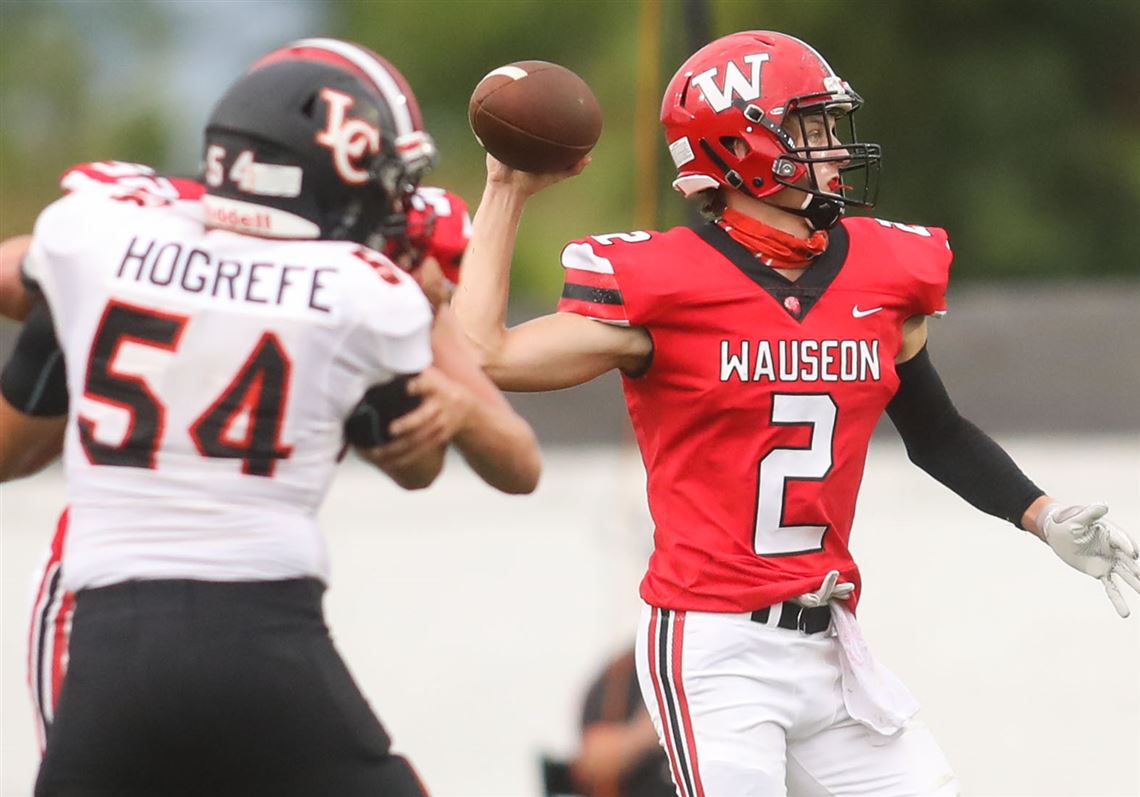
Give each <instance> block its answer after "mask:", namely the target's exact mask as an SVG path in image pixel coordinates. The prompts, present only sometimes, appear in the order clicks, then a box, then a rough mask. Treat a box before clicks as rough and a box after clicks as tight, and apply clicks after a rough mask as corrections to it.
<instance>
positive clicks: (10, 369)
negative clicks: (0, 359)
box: [0, 301, 67, 418]
mask: <svg viewBox="0 0 1140 797" xmlns="http://www.w3.org/2000/svg"><path fill="white" fill-rule="evenodd" d="M0 391H2V392H3V394H4V399H5V400H6V401H7V402H8V403H9V404H11V405H12V406H13V407H15V408H16V409H17V410H19V411H20V412H22V413H24V414H25V415H33V416H36V417H42V418H58V417H59V416H61V415H67V372H66V370H65V368H64V361H63V351H62V350H61V349H60V347H59V341H57V340H56V337H55V329H54V327H53V326H52V321H51V311H50V310H49V309H48V305H47V302H42V301H41V302H36V304H35V305H34V306H33V307H32V309H31V311H30V312H29V313H28V317H27V318H26V319H25V320H24V327H23V329H21V330H20V335H19V337H18V338H17V339H16V347H15V348H14V349H13V350H12V356H11V357H9V358H8V362H7V363H5V365H4V371H3V373H0Z"/></svg>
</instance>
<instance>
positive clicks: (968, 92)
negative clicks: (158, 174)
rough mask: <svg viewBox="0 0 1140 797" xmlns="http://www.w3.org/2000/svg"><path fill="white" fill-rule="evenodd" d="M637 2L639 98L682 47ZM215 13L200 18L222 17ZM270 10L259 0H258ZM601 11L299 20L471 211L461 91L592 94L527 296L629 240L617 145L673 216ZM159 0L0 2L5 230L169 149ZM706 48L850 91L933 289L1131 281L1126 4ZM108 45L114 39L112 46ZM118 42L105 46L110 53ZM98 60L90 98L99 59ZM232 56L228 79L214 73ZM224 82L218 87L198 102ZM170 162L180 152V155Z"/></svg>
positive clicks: (470, 163) (537, 241)
mask: <svg viewBox="0 0 1140 797" xmlns="http://www.w3.org/2000/svg"><path fill="white" fill-rule="evenodd" d="M692 4H693V0H666V2H663V3H662V4H661V6H660V12H661V13H660V16H661V26H660V30H659V32H660V40H661V55H660V64H659V70H658V74H657V78H656V81H655V82H656V88H655V96H654V97H653V98H652V101H651V102H650V103H649V105H650V106H652V108H651V111H650V113H654V114H655V113H656V107H657V106H656V103H657V101H658V99H659V97H660V93H661V91H662V90H663V88H664V85H665V83H666V81H667V80H668V78H669V76H670V75H671V74H672V72H673V71H674V70H675V69H676V67H677V66H678V65H679V64H680V63H681V62H682V61H683V60H684V58H685V57H686V56H687V54H688V53H689V51H690V50H691V49H692V47H693V45H692V42H691V41H690V39H691V38H692V36H693V31H692V29H691V26H690V25H689V24H688V23H687V22H686V16H685V12H686V10H687V6H691V5H692ZM224 5H225V4H215V6H216V7H217V8H219V9H220V8H222V7H223V6H224ZM262 5H263V7H264V9H265V10H264V13H265V14H267V15H271V14H272V13H273V10H274V8H276V7H280V5H281V4H279V3H276V4H275V3H273V2H264V3H263V4H262ZM645 7H646V3H645V2H637V1H635V0H617V1H608V2H595V1H594V0H574V1H572V2H563V3H554V2H548V1H547V0H458V1H455V2H451V1H448V0H408V1H407V2H397V1H383V0H342V2H338V3H335V4H327V5H325V6H316V5H313V6H309V7H308V8H310V9H316V10H315V11H314V13H320V10H321V9H323V11H324V13H325V14H326V15H327V16H326V19H325V26H324V28H323V29H320V30H298V31H296V32H295V35H296V36H297V37H300V36H303V35H314V34H331V35H337V36H343V37H345V38H350V39H353V40H356V41H359V42H361V43H363V44H366V45H368V46H370V47H372V48H373V49H375V50H376V51H377V52H380V53H382V54H384V55H385V56H386V57H387V58H389V59H390V60H391V61H392V62H393V63H395V64H396V65H397V66H398V67H399V69H400V70H401V71H402V72H403V73H404V74H405V75H406V76H407V77H408V79H409V81H410V82H411V83H412V85H413V86H415V89H416V93H417V95H418V96H419V98H420V100H421V104H422V106H423V110H424V115H425V119H426V122H427V126H428V128H429V129H430V130H431V131H432V133H433V134H434V135H435V136H436V138H437V140H438V142H439V144H440V149H441V151H442V153H443V155H442V161H441V164H440V167H439V169H438V171H437V172H436V174H435V175H434V176H433V177H432V178H431V180H432V181H433V182H435V183H438V184H442V185H447V186H449V187H451V188H453V189H456V190H459V191H460V193H462V194H463V195H464V196H465V197H466V198H467V199H468V201H469V202H470V203H471V204H472V205H473V206H474V205H475V204H476V203H477V201H478V197H479V193H480V191H481V187H482V175H483V168H482V153H481V150H480V149H479V147H478V145H477V144H476V142H475V140H474V138H473V137H472V135H471V133H470V130H469V129H468V126H467V118H466V111H467V99H468V97H469V95H470V93H471V90H472V89H473V88H474V86H475V84H476V83H477V82H478V80H479V78H480V77H482V76H483V75H484V74H485V73H486V72H487V71H489V70H490V69H493V68H495V67H497V66H501V65H502V64H505V63H509V62H511V61H515V60H522V59H530V58H539V59H544V60H549V61H556V62H559V63H562V64H565V65H566V66H568V67H570V68H571V69H573V70H575V71H576V72H578V73H579V74H580V75H582V77H583V78H585V79H586V80H587V81H588V82H589V83H590V85H591V86H592V87H593V88H594V90H595V92H596V93H597V95H598V98H599V100H600V101H601V103H602V107H603V110H604V112H605V130H604V132H603V135H602V140H601V142H600V144H599V146H598V148H597V150H596V151H595V153H594V163H593V165H591V167H590V168H589V169H587V171H586V173H585V174H583V175H582V176H581V177H579V178H577V179H575V180H572V181H570V182H568V183H566V184H563V185H560V186H557V187H556V188H554V189H552V190H551V191H549V192H547V193H545V194H543V195H541V196H539V197H538V198H536V199H535V201H534V202H533V203H532V206H531V207H530V209H529V210H528V212H527V216H526V218H525V220H524V222H523V229H522V234H521V237H520V241H519V247H518V258H517V260H518V264H517V267H516V270H515V287H516V289H517V290H518V291H519V292H521V293H526V294H529V295H530V296H531V298H532V299H538V300H539V301H541V302H542V303H544V304H545V305H547V306H550V305H551V304H552V303H553V301H554V299H555V297H556V296H557V292H558V289H559V284H560V280H561V274H560V269H559V268H558V265H557V260H558V252H559V249H560V248H561V245H562V244H563V243H564V242H565V241H566V240H568V239H570V238H575V237H580V236H583V235H586V234H589V233H599V232H614V231H618V230H623V229H630V228H631V227H633V226H635V224H636V222H635V220H634V206H635V200H636V192H635V187H634V162H635V150H636V146H641V147H648V148H652V149H653V150H654V151H655V152H656V163H657V164H658V168H659V174H658V176H657V184H658V193H659V197H658V199H659V201H658V203H657V205H658V211H657V218H658V226H668V225H671V224H676V223H682V222H684V220H685V205H684V203H683V201H682V200H681V199H680V198H679V196H678V195H676V194H675V193H674V192H673V191H672V190H671V189H670V188H669V180H670V175H671V172H672V166H671V164H670V163H669V161H668V156H667V153H666V151H665V147H664V146H663V139H662V138H661V135H660V132H659V129H655V130H654V133H653V137H652V140H648V141H644V142H639V143H637V144H636V145H635V141H634V133H633V130H634V120H635V108H636V107H637V102H638V98H637V97H636V83H637V80H636V75H637V72H638V69H639V68H640V67H641V66H642V64H641V63H640V59H639V20H640V18H641V15H642V13H643V10H644V8H645ZM170 8H171V7H170V6H167V5H166V4H165V3H162V2H157V0H154V1H152V2H146V1H145V0H142V1H140V2H131V3H122V2H120V3H114V2H97V1H96V0H89V1H88V2H72V3H63V4H61V3H47V2H38V3H31V2H13V0H3V1H2V2H0V13H2V20H0V21H2V24H0V116H2V123H0V234H3V235H9V234H12V233H15V232H20V231H24V230H26V229H27V228H28V225H29V224H30V222H31V220H32V219H33V218H34V215H35V213H36V212H37V210H38V209H39V208H40V207H41V206H42V205H43V204H45V203H46V202H47V201H50V199H51V198H52V197H53V196H54V195H55V185H54V181H55V177H56V175H57V174H58V172H59V171H60V170H61V169H62V168H64V167H65V166H67V165H68V164H70V163H74V162H76V161H80V160H85V159H95V158H119V159H131V160H139V161H144V162H152V163H157V164H160V165H161V164H162V163H163V162H164V160H166V156H167V154H168V149H169V148H170V146H171V144H172V141H173V139H172V138H171V134H170V127H171V122H170V121H168V120H166V119H165V118H164V117H162V116H161V115H160V114H159V111H158V110H156V109H158V108H160V107H161V103H160V102H159V99H160V93H161V92H162V91H163V87H162V86H160V85H151V84H150V83H149V81H148V65H153V64H155V63H158V62H160V60H161V59H162V57H163V47H164V45H166V44H169V43H171V42H172V41H175V40H176V39H177V38H178V37H179V36H182V35H185V34H184V32H183V31H182V30H180V29H178V28H177V26H176V25H175V24H173V23H172V22H171V19H172V15H171V13H170ZM706 9H707V11H708V12H709V13H708V18H709V22H710V27H711V30H710V31H709V33H710V35H711V36H717V35H722V34H724V33H728V32H731V31H733V30H742V29H749V28H773V29H776V30H783V31H786V32H788V33H791V34H793V35H797V36H799V37H801V38H803V39H805V40H807V41H809V42H811V43H812V44H813V45H814V46H815V47H817V48H818V49H819V50H820V51H821V52H822V53H824V54H825V56H826V57H827V58H828V60H829V61H830V62H831V64H832V65H833V66H834V67H835V68H836V70H837V71H838V72H839V73H840V74H841V75H843V76H844V77H846V78H847V79H848V80H849V81H850V82H851V83H852V85H854V86H855V88H856V89H857V90H858V91H859V92H860V93H861V94H862V95H863V97H864V98H865V100H866V106H865V107H864V108H863V110H862V111H860V113H859V116H858V121H859V126H860V133H861V137H862V138H864V139H866V140H869V141H878V142H880V143H881V144H882V145H883V149H884V167H883V181H882V190H881V192H880V204H879V207H878V208H877V209H876V210H875V211H874V212H875V213H876V215H881V216H883V217H885V218H891V219H896V220H899V221H909V222H914V223H926V224H936V225H940V226H944V227H946V228H947V229H949V230H950V233H951V236H952V238H953V241H954V244H955V250H956V252H957V260H956V265H955V277H956V280H961V279H963V278H967V279H968V278H971V277H987V278H993V277H1011V278H1012V277H1024V278H1042V277H1066V276H1074V275H1088V276H1090V277H1100V276H1102V275H1115V276H1134V277H1135V276H1137V274H1138V273H1140V255H1138V253H1140V224H1138V223H1137V222H1138V219H1140V101H1138V97H1140V57H1138V56H1137V46H1136V42H1138V41H1140V4H1137V3H1133V2H1128V0H1084V1H1083V2H1080V3H1074V2H1072V1H1071V0H986V1H985V2H983V1H982V0H938V1H937V2H922V1H921V0H710V2H708V3H707V4H706ZM128 45H129V46H128ZM119 50H121V52H119ZM116 57H119V59H120V60H123V59H129V61H130V62H129V64H128V65H127V67H128V68H124V67H123V65H122V64H119V67H118V71H117V72H116V73H114V74H115V75H117V77H116V78H114V79H112V80H111V81H110V83H111V85H108V78H107V69H108V64H114V63H115V58H116ZM238 68H240V66H235V70H236V69H238ZM223 89H224V85H218V86H217V87H216V91H217V92H218V93H220V92H221V91H222V90H223ZM183 160H185V159H183Z"/></svg>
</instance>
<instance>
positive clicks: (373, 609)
mask: <svg viewBox="0 0 1140 797" xmlns="http://www.w3.org/2000/svg"><path fill="white" fill-rule="evenodd" d="M1003 443H1005V444H1006V445H1007V447H1008V449H1009V450H1010V451H1011V452H1012V453H1013V454H1014V456H1015V458H1016V459H1017V460H1018V461H1019V463H1020V464H1021V465H1022V466H1023V467H1024V469H1025V470H1026V471H1027V472H1028V473H1029V474H1030V475H1031V476H1032V477H1033V478H1034V479H1035V480H1036V481H1038V483H1039V484H1041V485H1042V486H1043V487H1045V488H1046V489H1048V490H1050V491H1051V492H1052V493H1053V494H1054V495H1056V496H1057V497H1058V498H1060V499H1061V500H1092V499H1103V500H1107V501H1108V502H1109V504H1110V506H1111V507H1112V511H1113V517H1115V518H1116V519H1117V520H1118V522H1120V523H1121V524H1122V525H1125V526H1127V527H1128V528H1130V529H1131V530H1132V531H1133V532H1134V533H1140V437H1138V436H1137V435H1135V434H1132V435H1127V436H1123V437H1116V438H1095V437H1081V438H1041V437H1020V438H1012V439H1005V440H1003ZM642 488H643V477H642V476H641V471H640V463H639V462H637V461H636V459H635V457H634V456H633V455H631V454H630V453H629V452H626V451H622V450H619V449H616V448H597V449H594V448H591V449H561V450H558V449H556V450H552V451H549V452H548V453H547V467H546V472H545V475H544V479H543V483H542V485H541V487H540V488H539V490H538V491H537V493H536V494H535V495H533V496H528V497H525V498H511V497H506V496H502V495H498V494H496V493H494V492H492V491H491V490H489V489H488V488H486V487H485V486H483V485H482V484H480V483H478V482H477V481H476V480H475V479H474V478H473V477H472V476H471V475H470V473H469V472H468V471H467V470H466V468H465V466H464V465H463V464H462V463H461V462H460V461H458V460H456V461H452V462H450V463H449V466H448V469H447V471H446V472H445V474H444V476H443V477H442V478H441V479H440V481H439V482H438V483H437V484H436V485H435V486H434V487H433V488H431V489H430V490H428V491H426V492H423V493H418V494H414V495H408V494H401V493H400V491H399V490H397V489H396V488H394V487H392V486H391V485H389V484H388V483H386V482H385V481H384V480H383V478H382V477H380V476H379V475H378V474H377V473H375V472H374V471H370V470H366V469H365V468H364V467H363V466H361V465H359V464H357V463H351V464H348V465H346V466H345V467H344V468H343V470H342V472H341V473H340V474H339V475H338V478H337V480H336V481H335V483H334V487H333V490H332V492H331V494H330V496H329V499H328V501H327V503H326V505H325V509H324V511H323V513H322V521H323V524H324V527H325V530H326V532H327V534H328V537H329V540H330V547H331V552H332V560H333V583H332V588H331V590H330V591H329V594H328V599H327V604H326V605H327V610H328V614H329V621H330V625H331V627H332V629H333V632H334V635H335V637H336V641H337V644H338V646H339V647H340V649H341V651H342V653H343V654H344V656H345V658H346V659H347V660H348V662H349V665H350V667H351V668H352V670H353V672H354V673H355V674H356V676H357V679H358V681H359V682H360V684H361V686H362V688H363V689H364V691H365V693H366V694H367V695H368V696H369V698H370V700H371V702H372V704H373V706H374V707H375V708H376V710H377V712H378V713H379V714H380V716H381V718H382V719H383V721H384V722H385V724H386V725H387V726H388V728H389V730H390V731H391V732H392V735H393V736H394V738H395V741H396V745H397V747H399V748H400V749H401V750H402V751H404V752H406V753H407V754H408V755H409V756H410V757H411V758H412V759H413V761H415V762H416V764H417V766H418V767H419V769H420V770H421V773H422V774H423V776H424V779H425V781H426V783H427V785H428V787H429V788H430V789H431V790H432V792H433V794H435V795H437V797H448V796H449V795H457V796H458V795H504V796H506V795H512V796H513V795H537V794H539V793H540V787H539V780H538V767H537V757H538V755H539V754H540V752H543V751H546V752H553V753H555V754H559V755H561V754H566V753H569V752H571V751H572V750H573V748H574V743H575V742H574V740H575V724H576V717H577V712H578V701H579V699H580V696H581V693H582V691H583V689H584V687H585V685H586V684H587V682H588V681H589V680H590V678H591V677H592V675H593V673H594V671H595V669H596V668H597V667H598V666H599V665H600V664H601V662H602V661H603V659H604V658H605V657H606V656H607V655H609V654H610V653H611V652H614V651H616V650H618V649H620V648H621V647H623V646H624V645H625V644H626V643H627V642H628V641H629V640H630V637H631V634H632V632H633V628H634V624H635V621H636V616H637V612H638V608H639V606H638V601H637V592H636V589H637V581H638V579H639V578H640V574H641V569H642V567H643V564H644V560H645V557H646V556H647V554H648V551H649V530H650V524H649V520H648V517H647V516H646V514H645V511H644V509H643V503H644V502H643V499H642V497H641V491H642ZM0 499H2V504H0V522H2V533H0V562H2V572H0V577H2V579H0V581H2V593H0V598H2V611H3V615H2V619H3V627H2V638H0V642H2V646H3V647H2V651H0V679H2V684H0V686H2V690H0V698H2V706H0V717H2V719H0V755H2V770H3V774H2V776H0V794H2V795H3V797H9V796H10V795H11V796H13V797H14V796H15V795H26V794H29V793H30V790H31V787H30V784H31V782H32V780H33V778H34V773H35V767H36V762H37V753H36V750H35V742H34V735H33V732H32V722H31V717H30V706H29V701H28V699H27V695H26V690H25V686H24V644H25V632H26V625H25V623H26V617H25V615H26V611H27V607H26V601H27V591H28V582H29V578H30V573H31V571H32V568H33V567H34V566H35V564H36V561H37V560H38V558H39V557H40V556H41V555H42V553H43V551H44V549H45V546H46V545H47V542H48V539H49V537H50V532H51V528H52V524H53V522H54V518H55V515H56V513H57V510H58V509H59V507H60V506H61V505H62V504H63V501H64V492H63V482H62V478H61V473H60V472H59V470H58V469H54V470H50V471H48V472H46V473H44V474H41V475H40V476H37V477H35V478H34V479H30V480H27V481H23V482H18V483H15V484H12V485H5V486H4V488H3V492H2V496H0ZM854 535H855V551H856V555H857V557H858V559H859V561H860V564H861V566H862V567H863V572H864V579H865V584H866V587H865V592H864V598H863V603H862V604H861V610H860V617H861V619H862V621H863V625H864V631H865V634H866V636H867V637H868V639H869V641H870V643H871V646H872V649H873V650H874V651H875V652H876V653H877V654H878V656H879V658H880V659H882V660H883V661H884V662H885V663H886V664H887V665H888V666H890V667H891V668H892V669H894V670H895V671H896V672H897V673H898V674H899V675H900V676H902V678H903V680H904V681H905V682H906V683H907V684H908V685H909V686H910V687H911V689H912V691H914V692H915V694H916V695H917V696H918V697H919V699H920V700H921V701H922V702H923V705H924V717H925V720H926V722H927V724H929V725H930V726H931V727H932V728H933V729H934V731H935V733H936V735H937V736H938V738H939V740H940V741H941V743H942V745H943V747H944V748H945V750H946V752H947V754H948V755H949V757H950V759H951V761H952V762H953V763H954V765H955V767H956V768H957V770H958V774H959V776H960V778H961V781H962V784H963V788H964V790H965V793H966V794H970V795H1099V794H1105V795H1107V794H1114V795H1124V794H1137V793H1140V757H1138V756H1137V750H1138V749H1140V596H1135V595H1130V596H1129V598H1130V599H1131V604H1132V606H1133V608H1134V612H1135V613H1134V615H1133V617H1132V618H1130V619H1129V620H1120V619H1119V618H1118V617H1117V616H1116V614H1115V613H1114V612H1113V610H1112V607H1111V606H1110V605H1109V603H1108V601H1107V599H1106V598H1105V597H1104V595H1103V592H1102V590H1101V588H1100V586H1099V585H1098V584H1096V583H1095V582H1093V581H1091V580H1089V579H1087V578H1085V577H1084V576H1080V575H1078V574H1077V573H1076V572H1074V571H1071V570H1069V569H1068V568H1067V567H1066V566H1065V565H1063V564H1062V563H1061V562H1060V561H1059V560H1057V559H1056V558H1055V557H1054V556H1053V555H1052V554H1051V553H1050V552H1049V551H1048V550H1047V549H1046V548H1045V547H1044V546H1043V545H1041V544H1040V543H1038V542H1036V541H1034V540H1033V539H1032V538H1030V537H1029V536H1028V535H1025V534H1023V533H1020V532H1017V531H1015V530H1014V529H1013V528H1012V527H1011V526H1008V525H1007V524H1004V523H1002V522H1000V521H997V520H994V519H992V518H988V517H986V516H983V515H981V514H979V513H977V512H976V511H975V510H973V509H971V508H970V507H969V506H967V505H966V504H964V503H963V502H961V501H960V500H959V499H957V498H956V497H955V496H953V495H952V494H950V493H949V492H947V491H946V490H945V489H944V488H942V487H941V486H940V485H938V484H936V483H935V482H933V481H932V480H930V479H929V478H928V477H926V476H925V475H924V474H922V473H921V472H919V471H917V470H916V469H914V468H913V467H912V466H911V465H910V464H909V463H908V462H907V461H906V459H905V456H904V455H903V452H902V450H901V448H900V447H898V446H897V445H895V444H893V443H891V442H887V441H883V442H880V441H876V442H875V444H874V445H873V446H872V453H871V458H870V462H869V465H868V470H867V476H866V479H865V482H864V489H863V495H862V500H861V503H860V507H859V512H858V516H857V518H856V524H855V532H854Z"/></svg>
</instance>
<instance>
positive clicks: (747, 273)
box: [559, 218, 952, 612]
mask: <svg viewBox="0 0 1140 797" xmlns="http://www.w3.org/2000/svg"><path fill="white" fill-rule="evenodd" d="M951 259H952V255H951V253H950V248H949V244H948V241H947V238H946V233H945V231H943V230H940V229H937V228H927V227H918V226H912V225H902V224H896V223H894V222H886V221H881V220H878V219H871V218H853V219H845V220H844V221H843V222H842V223H841V224H840V225H837V226H836V227H835V228H833V229H832V230H831V232H830V236H829V243H828V247H827V250H826V251H825V252H824V253H823V254H822V255H820V256H819V257H818V258H817V259H816V261H815V262H814V263H813V264H812V265H811V266H810V267H809V268H808V269H807V270H806V271H805V272H804V274H803V275H802V276H801V277H800V279H799V280H797V281H795V282H792V281H790V280H787V279H785V278H784V277H783V276H781V275H780V274H778V273H777V272H776V271H774V270H772V269H771V268H769V267H767V266H765V265H763V264H761V263H760V262H759V261H758V260H757V259H756V258H755V257H754V256H753V255H752V254H751V253H750V252H748V250H746V249H745V248H744V247H742V246H741V245H740V244H738V243H736V242H735V241H734V240H732V239H731V238H730V237H729V236H728V234H727V233H725V232H724V231H723V230H722V229H721V228H720V227H718V226H716V225H714V224H705V225H701V226H699V227H697V228H693V229H690V228H687V227H680V228H675V229H672V230H670V231H668V232H665V233H658V232H632V233H618V234H614V235H599V236H593V237H591V238H587V239H583V240H581V241H576V242H572V243H570V244H568V245H567V246H566V248H565V249H564V250H563V254H562V264H563V267H564V268H565V269H566V285H565V289H564V292H563V298H562V301H561V302H560V304H559V310H560V311H563V312H573V313H578V314H581V315H585V316H588V317H591V318H595V319H597V320H600V321H605V322H608V323H614V324H622V325H633V326H639V327H643V328H644V329H646V330H647V331H648V332H649V334H650V335H651V336H652V338H653V359H652V364H651V365H650V366H649V368H648V370H647V371H646V372H645V373H644V374H643V375H640V376H637V377H633V378H631V377H623V386H624V391H625V399H626V404H627V406H628V409H629V416H630V420H631V421H632V422H633V428H634V432H635V434H636V436H637V442H638V445H639V447H640V449H641V455H642V459H643V461H644V463H645V468H646V472H647V474H648V493H649V509H650V512H651V514H652V516H653V520H654V524H655V526H656V528H655V531H654V551H653V555H652V557H651V558H650V560H649V570H648V572H647V573H646V576H645V578H644V580H643V581H642V583H641V596H642V598H643V599H644V600H645V601H646V602H647V603H649V604H651V605H653V606H658V607H662V608H668V609H678V610H692V611H713V612H745V611H753V610H755V609H759V608H762V607H764V606H770V605H772V604H775V603H778V602H780V601H783V600H787V599H788V598H792V597H794V596H797V595H801V594H803V593H805V592H808V591H810V590H814V589H816V588H818V587H819V584H820V582H821V581H822V579H823V577H824V576H825V575H826V574H827V573H828V571H830V570H838V571H839V573H840V576H841V578H842V579H843V580H846V581H850V582H852V583H854V584H855V586H856V590H855V595H854V597H853V599H852V601H851V606H852V607H854V605H855V603H856V601H857V600H858V596H859V591H860V587H861V585H860V579H859V570H858V568H857V567H856V565H855V562H854V560H853V559H852V557H851V552H850V549H849V547H848V539H849V537H850V532H851V521H852V518H853V517H854V515H855V503H856V497H857V495H858V492H859V485H860V483H861V481H862V478H863V467H864V464H865V461H866V456H867V446H868V443H869V441H870V438H871V433H872V431H873V430H874V428H875V424H876V423H877V422H878V420H879V418H880V417H881V416H882V414H883V411H884V409H885V408H886V406H887V403H888V402H889V401H890V399H891V397H892V396H893V395H894V393H895V391H896V389H897V388H898V375H897V373H896V372H895V357H896V356H897V355H898V352H899V349H900V347H901V344H902V325H903V322H904V321H906V319H908V318H910V317H912V316H922V315H930V314H935V313H939V312H941V311H943V310H944V309H945V298H944V296H945V290H946V283H947V279H948V276H949V267H950V261H951Z"/></svg>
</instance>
